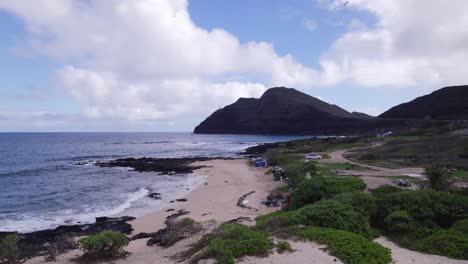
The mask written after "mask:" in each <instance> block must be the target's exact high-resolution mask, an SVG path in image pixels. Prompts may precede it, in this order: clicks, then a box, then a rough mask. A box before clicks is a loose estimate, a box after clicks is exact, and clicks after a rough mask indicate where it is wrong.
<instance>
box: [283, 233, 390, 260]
mask: <svg viewBox="0 0 468 264" xmlns="http://www.w3.org/2000/svg"><path fill="white" fill-rule="evenodd" d="M290 232H291V233H292V234H295V235H297V236H299V237H303V238H305V239H309V240H311V241H315V242H317V243H320V244H325V245H327V250H328V252H329V253H330V254H331V255H333V256H336V257H337V258H339V259H340V260H341V261H343V262H344V263H349V264H386V263H390V262H391V261H392V257H391V254H390V253H391V252H390V250H389V249H387V248H385V247H383V246H382V245H380V244H377V243H375V242H372V241H369V240H367V239H366V238H364V237H363V236H360V235H357V234H355V233H351V232H346V231H343V230H336V229H331V228H321V227H307V228H299V227H293V228H291V229H290Z"/></svg>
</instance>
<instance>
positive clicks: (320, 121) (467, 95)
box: [194, 86, 468, 135]
mask: <svg viewBox="0 0 468 264" xmlns="http://www.w3.org/2000/svg"><path fill="white" fill-rule="evenodd" d="M466 102H468V86H454V87H446V88H443V89H441V90H439V91H436V92H434V93H432V94H431V95H428V96H424V97H420V98H418V99H416V100H414V101H412V102H409V103H406V104H402V105H399V106H396V107H394V108H392V109H390V110H389V111H387V112H385V113H383V114H382V115H380V116H378V117H372V116H370V115H367V114H365V113H358V112H352V113H350V112H348V111H346V110H344V109H342V108H340V107H339V106H336V105H332V104H328V103H326V102H323V101H321V100H319V99H317V98H315V97H312V96H310V95H307V94H305V93H302V92H300V91H297V90H295V89H293V88H285V87H276V88H271V89H269V90H268V91H266V92H265V93H264V94H263V95H262V96H261V97H260V98H259V99H255V98H240V99H239V100H237V101H236V102H235V103H234V104H231V105H228V106H226V107H224V108H222V109H219V110H217V111H215V112H214V113H213V114H212V115H211V116H209V117H208V118H207V119H206V120H204V121H203V122H202V123H201V124H199V125H198V126H197V127H196V128H195V131H194V133H196V134H278V135H287V134H289V135H293V134H294V135H354V134H362V133H368V132H375V131H376V130H402V129H405V128H411V127H415V126H418V125H419V124H421V123H422V121H423V120H424V119H428V118H430V119H433V120H437V119H442V120H466V119H468V104H467V103H466Z"/></svg>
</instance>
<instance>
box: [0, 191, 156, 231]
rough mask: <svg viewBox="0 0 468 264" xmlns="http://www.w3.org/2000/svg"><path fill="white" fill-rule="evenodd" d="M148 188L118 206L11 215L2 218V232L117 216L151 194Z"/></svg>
mask: <svg viewBox="0 0 468 264" xmlns="http://www.w3.org/2000/svg"><path fill="white" fill-rule="evenodd" d="M149 192H150V190H149V189H148V188H140V189H138V190H137V191H136V192H134V193H130V194H129V195H128V196H127V199H126V200H125V201H124V202H123V203H122V204H120V205H119V206H117V207H114V208H109V209H104V210H98V209H92V208H88V210H89V212H77V211H75V210H63V211H57V212H48V213H42V214H34V213H28V214H23V215H21V216H10V217H7V218H4V219H2V218H0V231H1V232H14V231H18V232H20V233H27V232H34V231H38V230H45V229H54V228H56V227H58V226H60V225H75V224H89V223H93V222H94V221H95V219H96V217H101V216H115V215H118V214H120V213H121V212H123V211H125V210H127V209H128V208H130V207H131V206H132V204H133V203H134V202H136V201H138V200H140V199H142V198H145V197H146V196H147V195H148V194H149Z"/></svg>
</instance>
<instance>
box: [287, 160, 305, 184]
mask: <svg viewBox="0 0 468 264" xmlns="http://www.w3.org/2000/svg"><path fill="white" fill-rule="evenodd" d="M284 176H285V177H287V178H288V179H289V183H290V184H296V185H297V184H300V183H301V182H303V181H304V180H305V172H304V168H303V165H302V164H290V165H287V166H285V167H284Z"/></svg>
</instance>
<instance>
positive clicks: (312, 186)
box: [288, 177, 366, 210]
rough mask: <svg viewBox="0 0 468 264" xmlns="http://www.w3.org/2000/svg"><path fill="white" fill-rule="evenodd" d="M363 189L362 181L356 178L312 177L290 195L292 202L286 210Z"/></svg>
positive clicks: (364, 186) (364, 185)
mask: <svg viewBox="0 0 468 264" xmlns="http://www.w3.org/2000/svg"><path fill="white" fill-rule="evenodd" d="M365 188H366V184H365V183H364V181H363V180H362V179H358V178H340V177H314V178H312V179H310V180H307V181H305V182H304V183H302V184H301V185H300V186H299V188H298V189H297V190H295V191H294V192H293V193H292V202H291V204H290V205H288V209H290V210H293V209H297V208H300V207H302V206H305V205H307V204H311V203H315V202H318V201H320V200H321V199H326V198H332V197H334V196H335V195H338V194H341V193H346V192H353V191H363V190H364V189H365Z"/></svg>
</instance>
